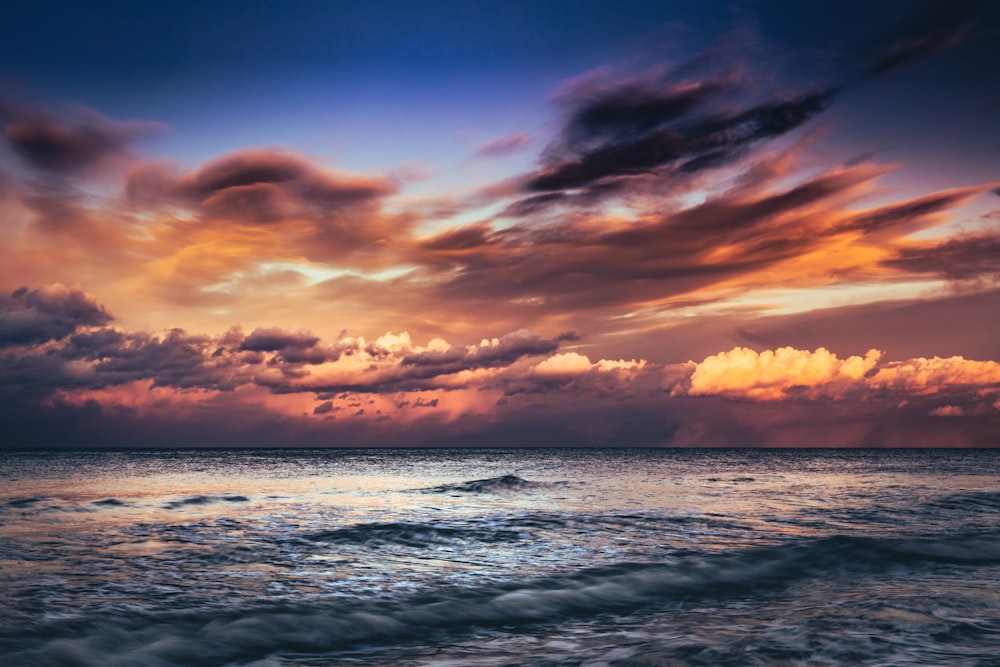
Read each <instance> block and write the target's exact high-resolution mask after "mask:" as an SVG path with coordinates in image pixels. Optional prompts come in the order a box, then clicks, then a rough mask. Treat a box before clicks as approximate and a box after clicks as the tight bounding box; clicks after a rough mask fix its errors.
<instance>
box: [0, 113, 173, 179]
mask: <svg viewBox="0 0 1000 667" xmlns="http://www.w3.org/2000/svg"><path fill="white" fill-rule="evenodd" d="M79 115H80V118H79V120H78V121H77V122H75V123H66V122H64V121H62V120H60V119H58V118H56V117H55V116H53V115H52V114H51V113H49V112H47V111H44V110H41V109H29V110H17V109H8V111H7V112H6V113H5V114H4V115H3V118H2V120H5V121H6V122H5V127H4V138H5V139H6V141H7V143H8V144H9V145H10V147H11V148H12V149H13V150H14V152H15V153H16V154H17V155H18V156H19V157H20V158H21V159H22V160H24V161H25V162H26V163H28V164H30V165H31V166H33V167H36V168H38V169H41V170H43V171H47V172H53V173H57V174H80V173H83V172H86V171H89V170H91V169H93V168H94V167H97V166H98V165H100V164H101V163H102V162H104V161H105V160H107V159H109V158H114V157H122V156H125V155H127V154H128V151H129V148H130V147H131V146H132V144H133V143H134V142H135V141H136V140H137V139H138V138H140V137H142V136H143V135H146V134H149V133H150V132H154V131H157V130H159V129H160V128H161V126H160V125H158V124H155V123H146V122H119V121H112V120H109V119H107V118H104V117H103V116H101V115H100V114H97V113H96V112H93V111H90V110H83V111H81V112H80V113H79Z"/></svg>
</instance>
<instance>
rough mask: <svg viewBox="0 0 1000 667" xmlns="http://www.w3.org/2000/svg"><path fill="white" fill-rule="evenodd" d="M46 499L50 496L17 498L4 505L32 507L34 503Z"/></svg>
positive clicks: (15, 507) (18, 507) (17, 507)
mask: <svg viewBox="0 0 1000 667" xmlns="http://www.w3.org/2000/svg"><path fill="white" fill-rule="evenodd" d="M46 500H49V498H46V497H44V496H38V497H33V498H15V499H14V500H9V501H7V502H6V503H4V506H5V507H12V508H14V509H20V508H23V507H31V506H32V505H35V504H37V503H40V502H44V501H46Z"/></svg>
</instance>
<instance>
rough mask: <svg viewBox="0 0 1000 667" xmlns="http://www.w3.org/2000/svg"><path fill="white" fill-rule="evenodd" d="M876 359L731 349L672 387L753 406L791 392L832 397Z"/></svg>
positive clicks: (871, 352) (875, 352) (872, 352)
mask: <svg viewBox="0 0 1000 667" xmlns="http://www.w3.org/2000/svg"><path fill="white" fill-rule="evenodd" d="M880 357H881V352H879V351H878V350H869V351H868V352H867V353H866V354H865V356H864V357H859V356H852V357H848V358H847V359H843V360H841V359H838V358H837V356H836V355H835V354H832V353H831V352H829V351H828V350H826V349H824V348H818V349H817V350H815V351H814V352H810V351H808V350H796V349H794V348H791V347H782V348H778V349H777V350H774V351H772V350H764V351H763V352H760V353H758V352H755V351H754V350H751V349H749V348H745V347H736V348H733V349H732V350H730V351H728V352H720V353H719V354H716V355H712V356H710V357H706V358H705V359H704V360H703V361H702V362H700V363H698V364H696V365H694V366H693V367H692V369H691V374H690V376H689V377H688V378H687V382H686V383H684V384H678V385H675V386H674V392H675V393H678V394H687V395H689V396H705V395H720V396H730V397H739V398H749V399H754V400H778V399H782V398H786V397H788V396H789V394H791V393H792V392H794V391H796V390H801V391H805V392H806V393H807V394H808V393H809V392H811V391H813V392H814V390H816V389H819V390H821V391H822V393H823V394H824V395H837V394H842V393H843V392H845V391H846V390H847V389H849V388H850V387H851V386H852V385H854V384H855V383H857V382H858V381H859V380H861V379H862V378H863V377H864V375H865V373H867V372H869V371H870V370H871V369H872V368H874V366H875V364H876V363H877V362H878V360H879V358H880Z"/></svg>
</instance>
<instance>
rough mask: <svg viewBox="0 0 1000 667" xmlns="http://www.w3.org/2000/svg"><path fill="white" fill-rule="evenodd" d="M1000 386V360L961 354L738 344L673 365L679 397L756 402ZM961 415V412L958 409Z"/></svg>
mask: <svg viewBox="0 0 1000 667" xmlns="http://www.w3.org/2000/svg"><path fill="white" fill-rule="evenodd" d="M996 385H1000V364H998V363H997V362H995V361H975V360H970V359H965V358H963V357H960V356H955V357H949V358H947V359H942V358H939V357H933V358H924V357H918V358H914V359H909V360H905V361H885V360H883V359H882V353H881V352H880V351H878V350H874V349H873V350H869V351H868V352H867V353H866V354H865V356H864V357H861V356H850V357H847V358H845V359H840V358H838V357H837V355H835V354H833V353H832V352H830V351H829V350H826V349H824V348H818V349H816V350H814V351H809V350H797V349H795V348H791V347H783V348H778V349H776V350H764V351H762V352H756V351H754V350H751V349H749V348H745V347H736V348H733V349H732V350H729V351H728V352H720V353H719V354H715V355H712V356H709V357H706V358H705V359H704V360H703V361H701V362H697V363H696V362H688V363H687V364H682V365H675V366H671V367H668V368H667V369H666V371H665V386H666V387H667V388H668V389H670V391H671V394H672V395H674V396H685V395H686V396H724V397H730V398H742V399H750V400H757V401H775V400H781V399H787V398H808V399H817V398H834V399H842V398H846V397H852V398H863V397H871V398H899V397H914V396H923V395H933V394H938V393H944V392H950V391H954V390H955V389H964V390H966V393H969V395H970V396H971V397H974V398H976V400H978V397H979V396H980V393H981V391H982V390H983V388H991V387H995V386H996ZM953 414H957V413H953Z"/></svg>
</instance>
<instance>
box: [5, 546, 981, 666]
mask: <svg viewBox="0 0 1000 667" xmlns="http://www.w3.org/2000/svg"><path fill="white" fill-rule="evenodd" d="M941 565H947V566H951V567H955V566H957V567H974V566H978V565H991V566H995V565H1000V533H997V532H990V533H980V534H970V535H964V536H949V537H947V538H940V539H935V538H922V539H873V538H864V537H851V536H834V537H827V538H818V539H797V540H791V541H789V542H787V543H784V544H780V545H777V546H774V547H767V548H754V549H746V550H741V551H737V552H734V553H723V554H714V555H711V554H710V555H704V554H703V555H700V556H693V555H691V556H686V557H684V558H681V559H678V560H676V561H675V562H672V563H624V564H619V565H615V566H609V567H604V568H593V569H587V570H581V571H579V572H576V573H572V574H565V575H555V576H548V577H539V578H535V579H530V580H522V581H509V582H505V583H500V584H491V585H489V586H480V587H464V588H463V587H447V588H445V587H442V588H438V589H434V590H429V591H424V592H422V593H420V594H412V595H408V596H405V597H396V598H375V599H366V600H360V599H356V600H354V601H350V602H315V601H313V602H300V603H297V604H295V605H285V606H269V607H262V606H257V607H243V608H237V609H230V610H224V611H215V612H209V611H207V610H190V611H187V612H180V613H177V612H175V613H160V614H138V613H129V614H126V613H121V614H118V615H113V614H108V615H105V616H103V617H101V618H100V619H99V620H91V621H88V622H85V623H83V622H80V621H79V620H76V621H69V620H65V621H50V622H49V625H48V626H47V627H41V626H36V627H35V628H34V631H33V632H31V633H23V632H18V631H17V630H16V629H13V628H9V629H7V630H4V631H3V632H2V634H0V655H3V653H6V658H7V664H17V665H22V666H24V667H41V666H43V665H54V664H73V665H78V666H80V667H91V666H93V667H97V666H98V665H101V666H107V667H121V666H124V665H148V666H150V667H173V666H177V665H189V666H199V665H229V664H246V663H248V662H251V661H254V660H261V659H264V658H267V657H271V656H276V655H277V656H281V655H327V656H329V655H332V654H333V653H335V652H338V651H345V650H350V649H352V648H357V647H359V646H371V645H376V644H377V645H381V646H386V645H393V644H400V643H403V644H405V643H406V642H408V641H416V640H420V641H424V642H426V641H427V640H428V639H435V640H439V641H443V642H444V641H450V639H449V638H452V639H453V638H454V637H455V636H456V635H461V634H468V633H471V632H475V631H477V630H480V629H484V628H502V629H504V631H507V632H511V631H514V632H516V631H518V630H519V629H521V630H528V629H531V628H540V627H543V626H545V625H547V624H554V623H561V622H565V621H571V620H573V619H587V618H592V617H595V616H597V615H602V614H609V613H610V614H616V613H634V612H636V611H637V610H642V609H647V608H657V607H659V608H672V606H675V605H684V604H690V603H694V604H697V603H698V602H699V601H704V600H707V599H711V598H730V597H733V596H746V595H767V594H768V593H769V592H770V591H776V590H782V589H784V588H787V587H789V586H792V585H795V584H796V583H798V582H802V581H810V580H815V579H824V578H830V577H838V576H843V575H847V576H851V575H863V576H871V575H883V574H885V573H892V574H897V575H900V576H906V575H907V570H912V569H914V568H922V567H927V566H931V567H935V566H941ZM983 631H985V632H989V633H993V632H997V631H996V630H993V629H992V626H991V627H989V628H985V629H984V630H983Z"/></svg>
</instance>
